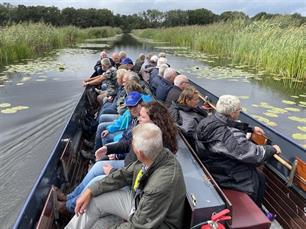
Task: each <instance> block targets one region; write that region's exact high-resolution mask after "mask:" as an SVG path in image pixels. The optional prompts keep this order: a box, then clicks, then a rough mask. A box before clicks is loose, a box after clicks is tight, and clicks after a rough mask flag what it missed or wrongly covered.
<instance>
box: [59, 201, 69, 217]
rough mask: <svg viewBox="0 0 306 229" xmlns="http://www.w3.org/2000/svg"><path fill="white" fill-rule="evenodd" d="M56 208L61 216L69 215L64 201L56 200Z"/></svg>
mask: <svg viewBox="0 0 306 229" xmlns="http://www.w3.org/2000/svg"><path fill="white" fill-rule="evenodd" d="M57 210H58V212H59V214H60V215H61V217H64V218H68V217H69V212H68V209H67V208H66V202H65V201H57Z"/></svg>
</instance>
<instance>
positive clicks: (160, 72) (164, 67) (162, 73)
mask: <svg viewBox="0 0 306 229" xmlns="http://www.w3.org/2000/svg"><path fill="white" fill-rule="evenodd" d="M167 68H169V66H168V64H162V65H161V66H159V68H158V74H159V75H160V76H162V77H163V76H164V73H165V70H166V69H167Z"/></svg>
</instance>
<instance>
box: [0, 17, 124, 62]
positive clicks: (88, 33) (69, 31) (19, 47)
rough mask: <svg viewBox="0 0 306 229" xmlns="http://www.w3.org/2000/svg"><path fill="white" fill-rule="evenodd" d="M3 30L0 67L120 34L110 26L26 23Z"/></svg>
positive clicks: (0, 42) (0, 46)
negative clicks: (62, 25)
mask: <svg viewBox="0 0 306 229" xmlns="http://www.w3.org/2000/svg"><path fill="white" fill-rule="evenodd" d="M0 30H1V36H0V66H1V65H4V64H9V63H11V62H13V61H16V60H21V59H26V58H32V57H35V56H39V55H42V54H43V53H45V52H47V51H50V50H52V49H56V48H62V47H69V46H73V45H74V44H75V43H76V42H81V41H83V40H84V39H86V38H102V37H110V36H114V35H116V34H118V33H120V32H121V30H120V29H118V28H111V27H96V28H87V29H79V28H77V27H74V26H67V27H61V28H57V27H53V26H51V25H47V24H44V23H37V24H33V23H28V24H26V23H23V24H17V25H12V26H6V27H3V28H0Z"/></svg>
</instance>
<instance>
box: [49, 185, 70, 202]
mask: <svg viewBox="0 0 306 229" xmlns="http://www.w3.org/2000/svg"><path fill="white" fill-rule="evenodd" d="M52 187H53V189H54V190H55V192H56V196H57V200H60V201H66V200H67V198H66V195H65V193H63V192H62V191H61V190H60V189H59V188H58V187H56V186H52Z"/></svg>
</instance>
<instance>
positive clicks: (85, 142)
mask: <svg viewBox="0 0 306 229" xmlns="http://www.w3.org/2000/svg"><path fill="white" fill-rule="evenodd" d="M83 144H84V146H86V147H88V148H91V149H93V148H94V147H95V144H94V143H93V142H91V141H88V140H87V139H84V141H83Z"/></svg>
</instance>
